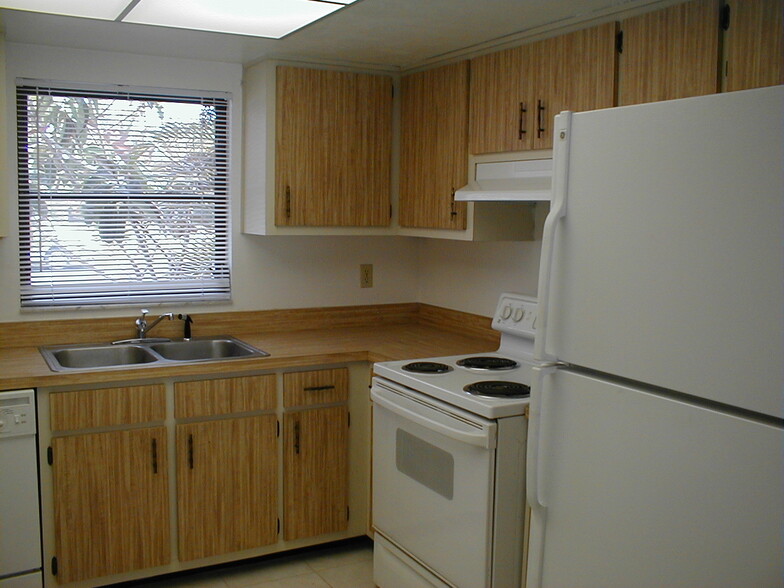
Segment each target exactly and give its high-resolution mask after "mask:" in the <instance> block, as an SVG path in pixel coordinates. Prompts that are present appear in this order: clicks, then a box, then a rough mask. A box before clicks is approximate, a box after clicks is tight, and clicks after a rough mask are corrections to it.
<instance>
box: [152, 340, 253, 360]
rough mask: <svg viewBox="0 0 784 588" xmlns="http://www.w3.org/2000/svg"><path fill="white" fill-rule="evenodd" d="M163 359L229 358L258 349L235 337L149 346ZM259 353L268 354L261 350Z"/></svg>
mask: <svg viewBox="0 0 784 588" xmlns="http://www.w3.org/2000/svg"><path fill="white" fill-rule="evenodd" d="M150 349H152V350H153V351H155V352H156V353H157V354H158V355H160V356H161V357H163V358H164V359H169V360H172V361H200V360H204V359H229V358H232V357H248V356H253V355H259V350H258V349H255V348H253V347H251V346H250V345H248V344H247V343H243V342H242V341H238V340H237V339H191V340H189V341H169V342H168V343H156V344H154V345H151V346H150ZM260 353H262V354H264V355H268V354H267V353H264V352H263V351H261V352H260Z"/></svg>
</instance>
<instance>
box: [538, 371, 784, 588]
mask: <svg viewBox="0 0 784 588" xmlns="http://www.w3.org/2000/svg"><path fill="white" fill-rule="evenodd" d="M533 388H534V389H533V390H532V415H531V418H532V420H531V427H530V429H529V446H528V447H529V455H528V465H529V476H528V479H529V484H530V483H535V484H536V485H537V486H538V487H537V488H536V489H535V490H532V489H531V488H530V487H529V492H528V495H529V499H531V501H532V504H531V506H532V512H531V536H530V543H531V547H530V550H529V561H528V584H527V588H537V587H539V586H544V587H549V586H552V587H563V586H575V587H577V586H579V587H585V588H589V587H597V588H598V587H601V588H614V587H618V588H628V587H630V586H634V587H635V588H646V587H650V588H661V587H662V586H667V587H669V588H678V587H683V588H692V587H695V586H712V587H722V588H728V587H738V588H748V587H749V586H781V585H782V578H784V567H783V566H782V556H781V554H782V553H784V545H782V532H781V529H782V523H783V522H784V465H782V459H781V455H782V454H781V451H782V447H784V434H783V433H782V429H781V428H780V427H774V426H770V425H766V424H761V423H759V422H756V421H752V420H747V419H744V418H739V417H736V416H730V415H728V414H725V413H722V412H716V411H713V410H708V409H705V408H701V407H698V406H694V405H690V404H685V403H683V402H681V401H678V400H674V399H672V398H668V397H664V396H659V395H655V394H651V393H648V392H646V391H644V390H641V389H637V388H632V387H629V386H625V385H620V384H613V383H609V382H606V381H603V380H600V379H598V378H595V377H591V376H585V375H581V374H577V373H572V372H569V371H563V370H553V371H551V372H549V374H548V373H546V374H545V375H544V377H543V379H542V380H541V381H540V382H539V384H535V385H534V387H533ZM534 435H535V436H536V438H535V439H534V438H532V436H534ZM532 468H533V469H535V470H536V471H534V472H532V471H531V469H532Z"/></svg>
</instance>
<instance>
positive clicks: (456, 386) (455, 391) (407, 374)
mask: <svg viewBox="0 0 784 588" xmlns="http://www.w3.org/2000/svg"><path fill="white" fill-rule="evenodd" d="M481 355H482V356H483V357H497V358H502V357H504V356H503V355H502V354H500V353H498V352H493V353H483V354H481ZM468 357H473V356H472V355H455V356H450V357H429V358H424V359H417V360H410V359H407V360H400V361H385V362H381V363H377V364H375V366H374V372H375V374H376V376H378V377H380V378H384V379H387V380H391V381H392V382H396V383H398V384H402V385H403V386H406V387H407V388H410V389H412V390H415V391H417V392H420V393H422V394H425V395H427V396H431V397H433V398H436V399H438V400H441V401H443V402H446V403H449V404H452V405H454V406H457V407H459V408H462V409H464V410H467V411H469V412H472V413H474V414H478V415H480V416H483V417H486V418H501V417H507V416H515V415H520V414H523V412H524V411H525V407H526V406H527V405H528V396H514V397H488V396H483V395H478V394H472V393H470V392H467V391H465V390H464V388H465V387H466V386H469V385H471V384H476V383H479V382H489V381H504V382H512V383H517V384H524V385H526V386H530V384H531V367H532V365H533V362H532V361H531V360H530V359H524V358H521V357H517V358H515V361H517V363H518V366H517V367H515V368H512V369H504V370H478V369H471V368H466V367H463V366H460V365H458V363H457V362H458V361H459V360H462V359H465V358H468ZM414 362H416V363H421V362H434V363H439V364H443V365H446V366H448V367H449V368H450V369H449V370H448V371H446V372H441V373H417V372H411V371H407V370H405V369H404V366H406V365H408V364H411V363H414Z"/></svg>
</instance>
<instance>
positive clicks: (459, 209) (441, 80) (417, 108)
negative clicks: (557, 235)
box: [398, 61, 534, 241]
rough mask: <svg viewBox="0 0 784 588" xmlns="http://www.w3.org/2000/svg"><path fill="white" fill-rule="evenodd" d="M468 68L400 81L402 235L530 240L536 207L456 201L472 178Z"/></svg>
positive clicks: (453, 67) (466, 64)
mask: <svg viewBox="0 0 784 588" xmlns="http://www.w3.org/2000/svg"><path fill="white" fill-rule="evenodd" d="M469 68H470V66H469V62H468V61H461V62H459V63H454V64H451V65H446V66H443V67H438V68H434V69H430V70H426V71H422V72H417V73H414V74H411V75H407V76H404V77H403V79H402V80H401V99H400V102H401V105H400V108H401V117H400V118H401V122H400V193H399V194H400V198H399V214H398V218H399V224H400V229H399V234H401V235H407V236H413V237H432V238H440V239H452V240H461V241H500V240H515V241H523V240H530V239H532V238H533V232H534V211H533V210H532V206H531V205H529V204H523V203H517V202H515V203H509V202H482V203H478V202H477V203H475V202H458V201H455V191H456V190H458V189H460V188H462V187H463V186H465V185H466V184H467V183H468V177H469V165H470V163H469V159H468V120H469V112H468V108H469Z"/></svg>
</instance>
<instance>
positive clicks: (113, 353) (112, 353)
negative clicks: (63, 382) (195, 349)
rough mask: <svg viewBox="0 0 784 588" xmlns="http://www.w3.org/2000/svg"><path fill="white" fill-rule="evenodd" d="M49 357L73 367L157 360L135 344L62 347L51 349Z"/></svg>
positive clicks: (104, 365) (65, 365)
mask: <svg viewBox="0 0 784 588" xmlns="http://www.w3.org/2000/svg"><path fill="white" fill-rule="evenodd" d="M51 357H52V358H53V359H54V360H55V361H56V362H57V363H58V364H60V365H61V366H62V367H64V368H74V369H79V368H96V367H107V366H118V365H135V364H140V363H151V362H154V361H157V360H158V358H157V357H155V356H154V355H153V354H152V353H150V351H149V350H148V349H146V348H144V347H141V346H137V345H100V346H94V347H73V348H64V349H57V350H53V351H51ZM44 358H46V356H44Z"/></svg>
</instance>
